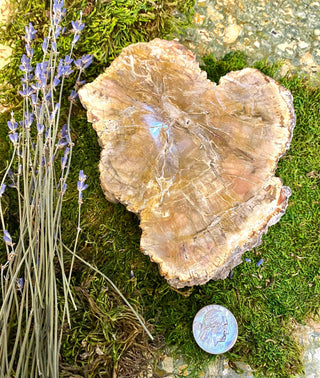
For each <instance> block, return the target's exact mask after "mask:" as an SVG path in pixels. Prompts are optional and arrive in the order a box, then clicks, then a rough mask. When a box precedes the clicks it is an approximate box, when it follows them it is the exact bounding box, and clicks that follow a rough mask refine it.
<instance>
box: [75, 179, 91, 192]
mask: <svg viewBox="0 0 320 378" xmlns="http://www.w3.org/2000/svg"><path fill="white" fill-rule="evenodd" d="M87 187H88V185H87V184H85V183H84V182H82V181H78V183H77V189H78V191H79V192H82V191H83V190H86V189H87Z"/></svg>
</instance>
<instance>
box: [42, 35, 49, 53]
mask: <svg viewBox="0 0 320 378" xmlns="http://www.w3.org/2000/svg"><path fill="white" fill-rule="evenodd" d="M47 49H48V38H47V37H44V38H43V42H42V51H43V52H44V53H45V52H46V51H47Z"/></svg>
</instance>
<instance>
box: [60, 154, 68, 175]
mask: <svg viewBox="0 0 320 378" xmlns="http://www.w3.org/2000/svg"><path fill="white" fill-rule="evenodd" d="M67 162H68V156H65V155H64V156H63V157H62V158H61V170H62V171H63V170H64V169H65V167H66V165H67Z"/></svg>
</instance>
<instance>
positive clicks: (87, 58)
mask: <svg viewBox="0 0 320 378" xmlns="http://www.w3.org/2000/svg"><path fill="white" fill-rule="evenodd" d="M91 63H92V55H83V56H82V57H81V58H80V59H77V60H76V61H75V62H74V64H75V65H76V67H77V68H78V69H79V70H82V71H83V70H85V69H86V68H87V67H89V66H90V64H91Z"/></svg>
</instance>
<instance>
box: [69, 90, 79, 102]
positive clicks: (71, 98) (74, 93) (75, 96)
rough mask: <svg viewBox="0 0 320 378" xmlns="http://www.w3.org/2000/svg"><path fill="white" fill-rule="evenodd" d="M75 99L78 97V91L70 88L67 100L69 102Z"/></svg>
mask: <svg viewBox="0 0 320 378" xmlns="http://www.w3.org/2000/svg"><path fill="white" fill-rule="evenodd" d="M77 99H78V93H77V92H76V91H74V90H72V91H71V93H70V96H69V97H68V100H69V101H71V102H75V101H76V100H77Z"/></svg>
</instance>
